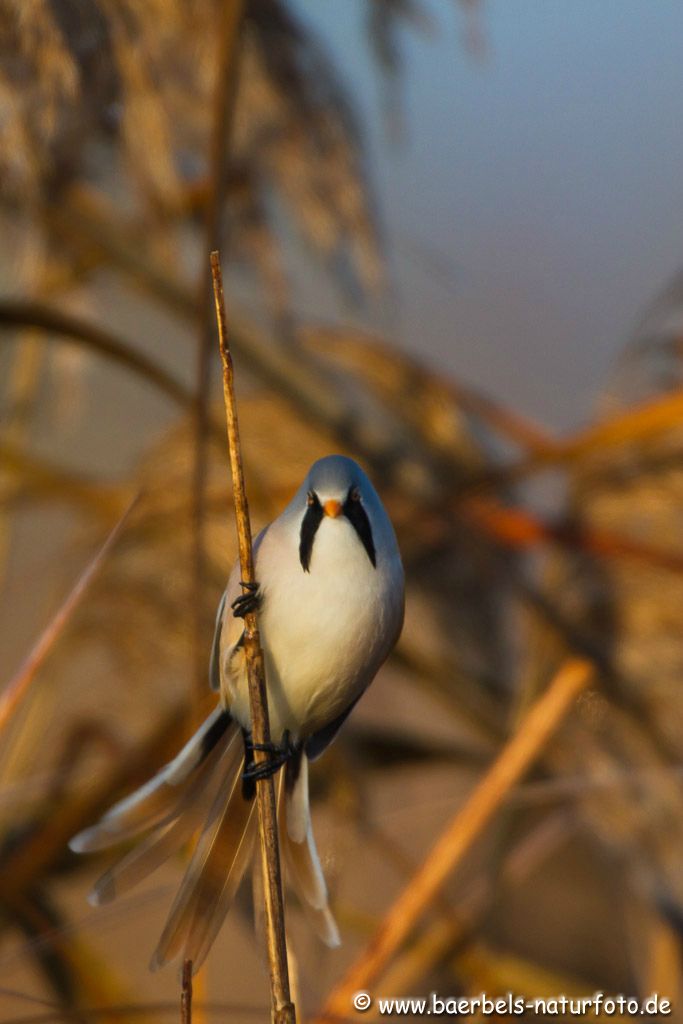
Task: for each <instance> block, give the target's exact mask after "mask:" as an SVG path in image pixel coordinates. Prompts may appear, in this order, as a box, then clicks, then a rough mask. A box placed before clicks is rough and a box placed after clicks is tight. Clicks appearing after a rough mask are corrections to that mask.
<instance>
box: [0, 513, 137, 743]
mask: <svg viewBox="0 0 683 1024" xmlns="http://www.w3.org/2000/svg"><path fill="white" fill-rule="evenodd" d="M138 497H139V495H137V494H136V495H135V497H134V498H133V500H132V501H131V502H130V503H129V505H128V507H127V508H126V510H125V511H124V513H123V515H122V516H121V518H120V519H119V521H118V522H117V524H116V526H115V527H114V529H113V530H112V531H111V533H110V534H109V536H108V537H107V539H106V540H105V542H104V544H103V545H102V547H101V548H100V550H99V551H98V552H97V554H96V555H95V556H94V558H93V559H92V560H91V561H90V562H89V563H88V565H87V566H86V568H85V569H84V571H83V572H82V573H81V575H80V576H79V577H78V579H77V580H76V583H75V584H74V587H73V589H72V590H71V592H70V593H69V595H68V596H67V598H66V599H65V600H64V602H63V603H62V604H61V606H60V608H59V609H58V611H57V613H56V615H54V617H53V618H52V620H51V621H50V622H49V623H48V625H47V626H46V628H45V629H44V630H43V633H42V634H41V636H40V638H39V639H38V641H37V642H36V644H35V646H34V647H33V649H32V650H31V652H30V653H29V654H28V656H27V657H26V658H25V660H24V662H23V663H22V664H21V665H20V667H19V669H18V670H17V672H16V673H15V675H14V676H13V678H12V679H11V680H10V681H9V683H8V684H7V686H6V687H5V688H4V690H3V691H2V694H1V695H0V733H1V732H2V731H3V730H4V729H6V728H7V725H8V723H9V721H10V719H11V718H12V715H13V714H14V712H15V711H16V710H17V708H18V707H19V705H20V703H21V701H22V700H23V699H24V698H25V696H26V694H27V693H28V691H29V689H30V686H31V683H32V682H33V680H34V679H35V676H36V673H37V672H38V670H39V669H40V668H41V666H42V665H43V663H44V661H45V659H46V658H47V656H48V654H49V653H50V651H51V650H52V648H53V647H54V645H55V642H56V641H57V639H58V638H59V636H60V635H61V633H62V632H63V631H64V628H65V626H66V625H67V623H68V622H69V620H70V619H71V616H72V615H73V613H74V612H75V611H76V608H77V607H78V605H79V604H80V603H81V601H82V600H83V598H84V597H85V595H86V593H87V591H88V588H89V587H90V584H91V583H92V581H93V579H94V578H95V576H96V575H97V572H98V570H99V569H100V568H101V566H102V563H103V562H104V561H105V559H106V557H107V555H108V554H109V552H110V551H111V549H112V548H113V547H114V545H115V544H116V541H117V540H118V539H119V537H120V535H121V531H122V530H123V527H124V525H125V523H126V520H127V519H128V516H129V515H130V513H131V511H132V509H133V506H134V505H135V503H136V502H137V500H138Z"/></svg>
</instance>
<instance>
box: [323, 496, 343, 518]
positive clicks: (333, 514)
mask: <svg viewBox="0 0 683 1024" xmlns="http://www.w3.org/2000/svg"><path fill="white" fill-rule="evenodd" d="M341 510H342V507H341V502H339V501H335V499H334V498H330V500H329V501H326V502H325V504H324V505H323V512H324V513H325V515H326V516H329V517H330V519H336V518H337V516H340V515H341Z"/></svg>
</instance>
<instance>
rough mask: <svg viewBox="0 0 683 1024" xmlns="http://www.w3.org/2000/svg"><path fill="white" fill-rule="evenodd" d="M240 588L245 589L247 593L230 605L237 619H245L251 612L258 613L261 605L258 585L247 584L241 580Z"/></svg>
mask: <svg viewBox="0 0 683 1024" xmlns="http://www.w3.org/2000/svg"><path fill="white" fill-rule="evenodd" d="M240 586H241V587H244V589H245V590H246V591H247V593H246V594H240V596H239V597H236V598H235V600H234V601H233V602H232V604H231V605H230V607H231V608H232V614H233V615H234V616H235V618H236V619H243V618H244V616H245V615H248V614H249V612H255V611H257V610H258V608H259V606H260V604H261V595H260V594H259V589H258V583H245V581H244V580H240Z"/></svg>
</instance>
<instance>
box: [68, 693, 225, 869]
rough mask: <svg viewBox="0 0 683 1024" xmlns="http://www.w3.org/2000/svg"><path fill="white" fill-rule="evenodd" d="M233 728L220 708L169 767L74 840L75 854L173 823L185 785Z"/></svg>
mask: <svg viewBox="0 0 683 1024" xmlns="http://www.w3.org/2000/svg"><path fill="white" fill-rule="evenodd" d="M231 725H232V720H231V718H230V714H229V712H228V711H225V710H224V709H223V708H221V707H217V708H216V709H215V710H214V711H213V712H212V713H211V714H210V715H209V717H208V718H207V719H206V721H205V722H204V723H203V724H202V725H201V726H200V728H199V729H198V730H197V732H196V733H195V734H194V736H193V737H192V738H191V739H190V740H189V741H188V742H187V743H186V744H185V746H184V747H183V749H182V750H181V751H180V753H179V754H178V755H177V756H176V757H175V758H174V759H173V760H172V761H171V762H170V763H169V764H167V765H165V766H164V767H163V768H162V769H161V771H159V772H157V774H156V775H155V776H154V777H153V778H152V779H150V780H149V782H147V783H145V785H144V786H141V787H140V789H138V790H136V791H135V792H134V793H132V794H131V795H130V796H127V797H126V798H125V799H123V800H120V801H119V803H117V804H115V805H114V806H113V807H112V808H111V809H110V810H109V811H107V813H106V814H105V815H104V817H103V818H101V820H100V821H99V822H98V823H97V824H96V825H93V826H92V827H91V828H87V829H84V830H83V831H82V832H79V833H78V835H76V836H74V837H73V839H72V840H71V841H70V843H69V846H70V847H71V849H72V850H73V851H74V852H75V853H91V852H93V851H95V850H103V849H106V848H107V847H109V846H113V845H115V844H116V843H119V842H121V841H122V840H124V839H130V838H132V837H133V836H136V835H139V834H140V833H141V832H144V831H146V830H147V829H150V828H155V827H159V826H161V825H163V824H165V823H167V822H168V821H171V820H173V818H174V817H175V816H176V815H175V809H176V807H177V806H178V803H179V796H181V795H182V791H183V785H184V784H185V783H187V782H188V780H190V779H191V777H192V776H193V774H194V773H195V772H196V770H197V769H198V768H201V767H202V766H203V765H204V763H205V762H206V761H207V759H208V758H209V757H210V755H211V754H212V752H213V751H216V750H217V749H220V748H221V747H222V744H221V742H220V741H222V740H224V739H227V738H229V737H230V738H231V736H232V732H234V730H232V731H230V726H231Z"/></svg>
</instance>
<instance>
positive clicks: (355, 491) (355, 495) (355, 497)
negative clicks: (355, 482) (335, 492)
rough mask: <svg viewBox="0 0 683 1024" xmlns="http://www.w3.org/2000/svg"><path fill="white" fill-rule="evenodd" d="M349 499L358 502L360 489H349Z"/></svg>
mask: <svg viewBox="0 0 683 1024" xmlns="http://www.w3.org/2000/svg"><path fill="white" fill-rule="evenodd" d="M349 497H350V499H351V501H360V489H359V488H358V487H353V488H351V493H350V494H349Z"/></svg>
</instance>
